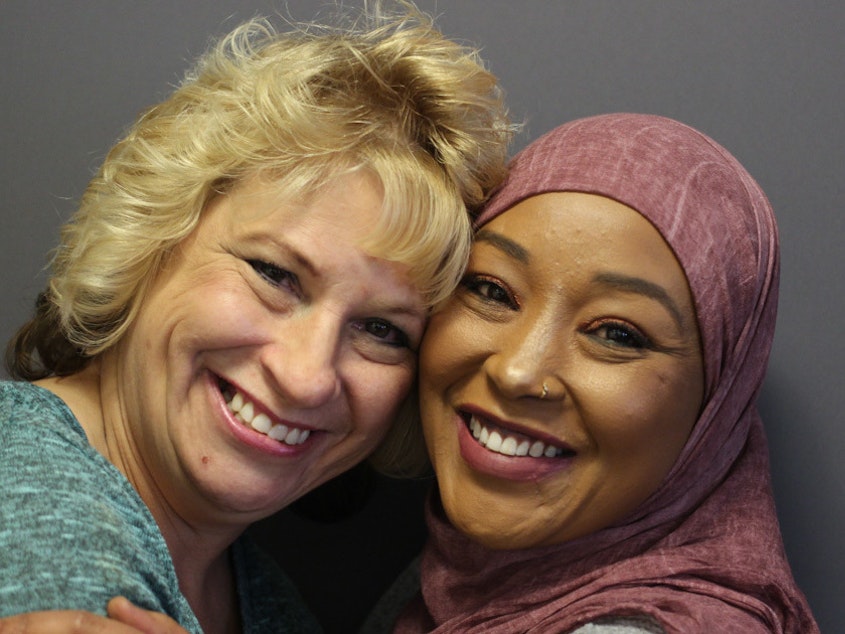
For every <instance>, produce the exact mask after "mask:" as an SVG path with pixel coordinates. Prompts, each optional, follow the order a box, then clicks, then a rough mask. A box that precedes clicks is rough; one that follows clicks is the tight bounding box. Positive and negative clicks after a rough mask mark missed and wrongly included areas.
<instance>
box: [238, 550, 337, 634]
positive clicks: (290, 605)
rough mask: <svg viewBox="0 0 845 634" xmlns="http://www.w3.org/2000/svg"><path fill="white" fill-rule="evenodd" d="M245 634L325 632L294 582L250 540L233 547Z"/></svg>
mask: <svg viewBox="0 0 845 634" xmlns="http://www.w3.org/2000/svg"><path fill="white" fill-rule="evenodd" d="M232 557H233V561H234V564H235V577H236V583H237V586H238V598H239V600H240V606H241V619H242V623H243V629H244V634H263V633H264V632H278V631H284V632H286V633H289V634H318V633H320V632H322V628H321V627H320V625H319V623H318V622H317V619H316V618H315V617H314V616H313V615H312V614H311V612H310V611H309V609H308V607H307V606H306V604H305V601H304V599H303V598H302V596H301V595H300V594H299V591H298V590H297V588H296V586H294V584H293V581H291V580H290V578H289V577H288V576H287V575H286V574H285V573H284V572H283V571H282V570H281V568H279V567H278V566H277V565H276V562H275V560H274V559H273V558H272V557H271V556H270V555H269V554H268V553H266V552H264V551H263V550H261V548H259V547H258V545H257V544H256V543H255V542H254V541H253V540H252V539H251V538H250V537H249V536H246V535H245V536H243V537H241V538H240V539H238V540H237V541H236V542H235V543H234V544H233V546H232Z"/></svg>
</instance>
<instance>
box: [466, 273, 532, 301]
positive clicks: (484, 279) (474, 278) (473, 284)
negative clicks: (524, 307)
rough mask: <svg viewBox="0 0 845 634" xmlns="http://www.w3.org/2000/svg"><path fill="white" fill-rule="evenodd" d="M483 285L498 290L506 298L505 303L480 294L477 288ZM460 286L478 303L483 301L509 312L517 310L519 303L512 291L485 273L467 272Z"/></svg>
mask: <svg viewBox="0 0 845 634" xmlns="http://www.w3.org/2000/svg"><path fill="white" fill-rule="evenodd" d="M484 284H490V285H491V286H495V287H497V288H500V289H501V290H502V292H503V293H504V294H505V295H506V296H507V301H505V300H501V299H495V298H493V297H488V296H486V295H484V294H483V293H481V292H480V291H479V288H480V287H481V286H482V285H484ZM461 286H463V287H464V288H465V289H467V290H468V291H469V292H470V293H472V294H473V295H474V296H475V297H477V298H478V299H479V300H480V301H483V302H485V303H488V304H495V305H500V306H507V307H508V308H510V309H511V310H517V309H518V308H519V301H518V300H517V298H516V296H515V295H514V293H513V291H511V289H510V287H509V286H508V285H507V284H506V283H505V282H504V281H502V280H501V279H499V278H497V277H495V276H492V275H487V274H485V273H471V272H468V273H467V274H466V275H464V277H463V279H462V280H461Z"/></svg>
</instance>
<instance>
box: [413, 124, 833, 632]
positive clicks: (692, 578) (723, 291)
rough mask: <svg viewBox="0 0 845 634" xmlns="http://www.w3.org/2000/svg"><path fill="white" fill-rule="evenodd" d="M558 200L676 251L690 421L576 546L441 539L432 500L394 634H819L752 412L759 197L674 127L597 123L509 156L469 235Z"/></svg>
mask: <svg viewBox="0 0 845 634" xmlns="http://www.w3.org/2000/svg"><path fill="white" fill-rule="evenodd" d="M554 191H577V192H587V193H593V194H600V195H602V196H607V197H609V198H613V199H615V200H617V201H619V202H621V203H624V204H625V205H628V206H629V207H632V208H634V209H636V210H637V211H639V212H640V213H641V214H642V215H643V216H645V217H646V218H647V219H648V220H649V221H651V223H652V224H653V225H654V226H655V227H656V228H657V229H658V231H659V232H660V233H661V235H662V236H663V238H664V239H665V240H666V242H667V243H668V244H669V245H670V247H671V248H672V250H673V251H674V253H675V255H676V257H677V259H678V261H679V262H680V264H681V267H682V268H683V270H684V272H685V273H686V276H687V280H688V282H689V286H690V289H691V290H692V295H693V299H694V302H695V308H696V311H697V317H698V324H699V329H700V331H701V338H702V346H703V355H704V365H705V382H706V385H705V395H704V406H703V409H702V412H701V415H700V416H699V419H698V421H697V422H696V424H695V426H694V428H693V431H692V434H691V436H690V438H689V440H688V441H687V443H686V445H685V447H684V449H683V451H682V453H681V455H680V457H679V458H678V461H677V463H676V464H675V466H674V467H673V468H672V470H671V471H670V473H669V474H668V476H667V477H666V479H665V481H664V482H663V484H662V485H661V487H660V488H659V489H658V490H657V491H656V492H655V493H654V494H653V495H652V496H651V497H650V498H649V499H648V500H646V501H645V502H644V503H643V504H642V505H641V506H640V507H639V508H637V509H636V510H635V511H634V512H633V513H632V514H631V515H629V516H628V517H626V518H625V519H624V520H623V521H621V522H619V523H618V524H615V525H613V526H611V527H608V528H606V529H603V530H601V531H598V532H596V533H593V534H591V535H588V536H585V537H582V538H579V539H577V540H573V541H570V542H566V543H563V544H559V545H556V546H548V547H543V548H536V549H526V550H515V551H491V550H487V549H485V548H483V547H481V546H479V545H478V544H475V543H474V542H472V541H470V540H469V539H468V538H466V537H465V536H464V535H462V534H460V533H459V532H458V531H456V530H455V529H454V528H453V527H451V525H450V524H449V523H448V521H447V520H446V518H445V515H444V513H443V510H442V507H441V506H440V504H439V501H438V498H437V496H436V495H435V496H433V498H432V501H431V503H430V506H429V509H428V522H429V529H430V533H431V537H430V541H429V543H428V544H427V546H426V548H425V550H424V554H423V560H422V580H421V581H422V594H423V597H424V603H423V602H422V601H417V602H416V603H415V604H412V605H411V606H410V607H409V609H408V610H407V611H406V612H405V614H404V616H403V618H402V619H400V623H399V625H398V630H397V631H399V632H421V631H431V630H432V629H434V631H436V632H461V633H466V632H497V633H498V632H501V633H504V632H514V633H515V632H543V633H547V632H566V631H569V630H571V629H573V628H575V627H577V626H578V625H580V624H584V623H588V622H593V621H596V620H600V619H602V618H606V617H608V616H617V617H618V616H628V615H647V616H648V617H651V618H652V619H653V620H655V621H657V622H659V623H660V624H661V625H662V626H663V628H664V629H665V630H666V631H667V632H683V633H685V634H689V633H691V632H708V633H710V632H743V633H748V632H795V633H797V632H801V633H807V632H817V631H818V627H817V625H816V624H815V622H814V620H813V617H812V615H811V613H810V610H809V608H808V606H807V603H806V600H805V599H804V597H803V595H802V593H801V592H800V590H799V589H798V588H797V587H796V585H795V582H794V580H793V578H792V574H791V572H790V569H789V565H788V563H787V561H786V556H785V553H784V549H783V544H782V540H781V535H780V530H779V528H778V523H777V518H776V515H775V509H774V504H773V499H772V493H771V486H770V476H769V464H768V452H767V448H766V441H765V437H764V434H763V427H762V422H761V420H760V417H759V415H758V413H757V408H756V398H757V394H758V392H759V390H760V386H761V383H762V381H763V377H764V374H765V370H766V364H767V362H768V357H769V350H770V347H771V342H772V336H773V332H774V327H775V313H776V305H777V291H778V241H777V228H776V226H775V221H774V217H773V215H772V211H771V208H770V206H769V203H768V201H767V200H766V197H765V195H764V194H763V192H762V191H761V190H760V188H759V186H758V185H757V184H756V183H755V182H754V180H753V179H752V178H751V176H750V175H749V174H748V173H747V172H746V171H745V169H743V167H742V166H741V165H740V164H739V163H738V162H737V161H736V159H734V158H733V157H732V156H731V155H730V154H729V153H728V152H727V151H726V150H724V149H723V148H722V147H721V146H719V145H718V144H717V143H715V142H714V141H712V140H711V139H709V138H708V137H706V136H705V135H703V134H701V133H699V132H697V131H696V130H693V129H692V128H690V127H688V126H686V125H683V124H681V123H678V122H676V121H673V120H671V119H666V118H663V117H658V116H651V115H635V114H613V115H603V116H597V117H591V118H587V119H581V120H578V121H574V122H571V123H568V124H566V125H563V126H561V127H559V128H557V129H555V130H553V131H552V132H550V133H549V134H547V135H545V136H544V137H542V138H540V139H539V140H537V141H536V142H534V143H532V144H531V145H530V146H529V147H528V148H526V149H525V150H523V151H522V152H521V153H519V154H518V155H517V156H516V157H515V158H514V160H513V162H512V164H511V172H510V175H509V177H508V179H507V181H506V183H505V184H504V186H503V187H502V188H501V189H500V190H499V191H498V192H497V193H496V195H495V196H494V197H493V199H492V200H491V201H490V203H489V204H488V205H487V206H486V208H485V210H484V211H483V212H482V214H481V216H480V218H479V222H478V224H479V225H481V224H484V223H486V222H489V221H490V220H491V219H493V218H495V217H496V216H497V215H499V214H501V213H503V212H505V211H506V210H507V209H509V208H510V207H512V206H513V205H514V204H516V203H518V202H519V201H521V200H523V199H525V198H528V197H530V196H534V195H537V194H541V193H544V192H554ZM435 626H436V627H435Z"/></svg>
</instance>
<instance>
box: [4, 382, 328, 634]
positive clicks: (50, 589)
mask: <svg viewBox="0 0 845 634" xmlns="http://www.w3.org/2000/svg"><path fill="white" fill-rule="evenodd" d="M232 557H233V561H234V564H235V574H236V582H237V586H238V596H239V600H240V609H241V620H242V624H243V628H244V629H243V631H244V632H247V633H255V634H259V633H261V634H264V633H272V632H297V633H299V632H319V631H320V628H319V626H318V625H317V622H316V620H314V618H313V616H312V615H311V614H310V613H309V612H308V611H307V609H306V608H305V607H304V604H303V602H302V600H301V598H300V596H299V594H298V593H297V591H296V590H295V588H294V587H293V585H292V583H291V582H290V580H289V579H288V578H287V577H286V576H285V575H284V574H283V573H282V572H281V570H279V569H278V568H277V567H276V566H275V565H274V563H273V561H272V559H271V558H270V557H269V556H268V555H266V554H263V553H261V552H260V551H259V549H258V547H257V546H256V545H255V544H253V543H252V542H251V541H248V540H247V538H245V537H242V538H241V539H239V540H238V541H237V542H236V543H235V544H234V546H233V547H232ZM117 595H123V596H125V597H127V598H128V599H129V600H130V601H132V602H133V603H135V604H137V605H139V606H141V607H144V608H147V609H149V610H155V611H157V612H164V613H166V614H168V615H169V616H171V617H172V618H174V619H175V620H176V621H178V622H179V623H180V624H181V625H182V626H183V627H184V628H186V629H187V630H188V631H190V632H201V629H200V626H199V623H198V621H197V618H196V616H195V615H194V613H193V611H192V610H191V608H190V606H189V605H188V602H187V600H186V599H185V597H184V596H183V595H182V593H181V592H180V591H179V583H178V580H177V578H176V571H175V569H174V567H173V561H172V560H171V558H170V554H169V552H168V550H167V546H166V544H165V542H164V538H163V537H162V535H161V532H160V531H159V529H158V526H157V525H156V523H155V520H154V519H153V517H152V515H151V514H150V512H149V510H148V508H147V506H146V505H145V504H144V502H143V500H141V497H140V496H139V495H138V493H137V492H136V491H135V489H134V487H133V486H132V485H131V484H130V483H129V481H128V480H127V479H126V478H125V477H124V476H123V474H122V473H121V472H120V471H119V470H118V469H117V468H116V467H114V465H112V464H111V463H110V462H109V461H108V460H106V459H105V458H104V457H103V456H102V455H101V454H100V453H98V452H97V451H96V450H95V449H94V448H93V447H92V446H91V444H90V443H89V442H88V440H87V438H86V436H85V432H84V431H83V429H82V427H81V426H80V424H79V422H78V421H77V420H76V418H75V417H74V415H73V414H72V413H71V411H70V409H68V407H67V406H66V405H65V403H64V402H63V401H62V400H61V399H59V398H58V397H57V396H56V395H54V394H53V393H52V392H49V391H48V390H44V389H42V388H39V387H37V386H35V385H32V384H30V383H19V382H8V381H0V616H8V615H12V614H19V613H22V612H31V611H36V610H55V609H83V610H88V611H90V612H96V613H98V614H105V608H106V603H107V602H108V601H109V599H111V598H112V597H114V596H117Z"/></svg>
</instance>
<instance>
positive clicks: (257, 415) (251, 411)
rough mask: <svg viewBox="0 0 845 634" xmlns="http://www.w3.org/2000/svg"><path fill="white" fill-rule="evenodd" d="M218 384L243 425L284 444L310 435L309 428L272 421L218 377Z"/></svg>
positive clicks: (300, 442) (301, 441) (299, 442)
mask: <svg viewBox="0 0 845 634" xmlns="http://www.w3.org/2000/svg"><path fill="white" fill-rule="evenodd" d="M218 384H219V386H220V391H221V392H222V394H223V399H224V400H225V401H226V406H227V407H228V408H229V411H231V412H232V414H233V415H234V418H235V420H237V421H239V422H241V423H243V425H244V426H245V427H249V428H250V429H253V430H254V431H257V432H258V433H260V434H264V435H265V436H268V437H270V438H272V439H273V440H277V441H279V442H283V443H285V444H286V445H301V444H302V443H304V442H305V441H306V440H308V437H309V436H310V435H311V430H310V429H302V428H299V427H293V426H291V425H284V424H282V423H275V422H273V420H272V419H271V418H270V417H269V416H267V414H265V413H263V412H259V411H257V408H256V407H255V405H254V404H253V402H252V401H250V400H249V399H248V398H247V397H246V396H244V394H242V393H241V392H239V391H238V390H237V389H236V388H235V387H234V386H232V385H230V384H229V383H227V382H226V381H224V380H223V379H218Z"/></svg>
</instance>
